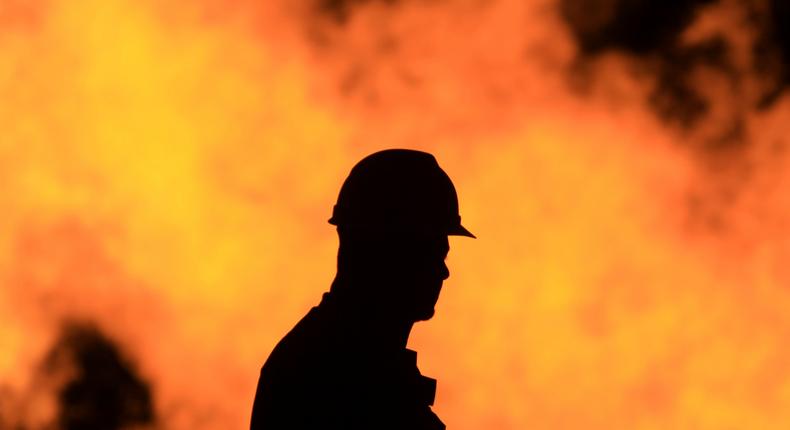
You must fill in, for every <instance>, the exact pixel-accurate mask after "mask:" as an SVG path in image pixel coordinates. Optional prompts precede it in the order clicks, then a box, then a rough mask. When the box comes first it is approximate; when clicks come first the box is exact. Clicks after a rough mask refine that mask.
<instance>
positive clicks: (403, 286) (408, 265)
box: [385, 234, 450, 321]
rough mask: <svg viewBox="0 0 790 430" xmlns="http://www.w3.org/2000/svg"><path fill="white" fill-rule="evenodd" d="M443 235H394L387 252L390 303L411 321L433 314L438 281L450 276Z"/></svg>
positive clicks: (438, 287)
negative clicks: (396, 236) (398, 236)
mask: <svg viewBox="0 0 790 430" xmlns="http://www.w3.org/2000/svg"><path fill="white" fill-rule="evenodd" d="M449 251H450V244H449V242H448V240H447V236H446V235H444V234H440V235H409V236H405V237H400V238H396V239H395V240H393V242H392V247H391V249H390V250H388V252H387V253H386V254H389V258H388V260H389V261H388V262H387V263H385V264H386V266H387V269H388V270H387V272H388V275H389V276H387V278H388V279H386V281H385V282H386V284H387V286H386V288H387V289H388V290H389V291H388V293H389V294H388V295H390V297H391V298H392V301H393V303H392V304H393V305H395V306H397V308H398V309H400V310H401V311H402V312H403V314H404V316H406V317H407V318H408V319H409V320H411V321H424V320H428V319H430V318H431V317H433V314H434V307H435V306H436V302H437V301H438V300H439V293H440V291H441V289H442V283H443V282H444V280H445V279H447V278H448V277H449V276H450V272H449V270H448V269H447V265H446V264H445V261H444V260H445V258H446V257H447V253H448V252H449Z"/></svg>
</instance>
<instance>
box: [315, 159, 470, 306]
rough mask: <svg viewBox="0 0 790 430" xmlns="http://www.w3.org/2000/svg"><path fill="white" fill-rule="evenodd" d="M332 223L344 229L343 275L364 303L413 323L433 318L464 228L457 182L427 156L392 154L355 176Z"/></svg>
mask: <svg viewBox="0 0 790 430" xmlns="http://www.w3.org/2000/svg"><path fill="white" fill-rule="evenodd" d="M329 222H330V223H331V224H334V225H336V226H337V227H338V234H339V236H340V251H339V253H338V276H339V277H341V278H342V279H344V280H345V281H347V282H345V285H346V286H345V287H344V288H350V289H352V291H346V293H347V294H352V295H354V296H355V297H356V299H357V300H360V301H362V302H364V303H365V304H368V305H370V306H375V307H377V308H379V309H381V311H382V312H389V313H392V314H393V316H395V317H401V318H404V319H407V320H411V321H420V320H426V319H429V318H431V316H433V312H434V306H435V304H436V301H437V300H438V297H439V291H440V290H441V287H442V282H443V281H444V280H445V279H447V277H448V276H449V271H448V269H447V266H446V265H445V263H444V259H445V257H446V256H447V252H448V251H449V244H448V240H447V236H448V235H461V236H468V237H474V235H472V233H470V232H469V230H467V229H466V228H464V227H463V226H462V225H461V217H460V216H459V215H458V198H457V195H456V192H455V188H454V187H453V184H452V182H451V181H450V178H449V177H448V176H447V174H446V173H445V172H444V171H443V170H442V169H441V168H440V167H439V164H438V163H437V162H436V159H435V158H434V157H433V156H432V155H431V154H428V153H425V152H420V151H412V150H405V149H390V150H386V151H381V152H377V153H375V154H372V155H370V156H368V157H366V158H364V159H363V160H362V161H360V162H359V163H358V164H357V165H356V166H354V168H353V169H352V170H351V173H350V174H349V176H348V178H347V179H346V181H345V183H344V184H343V187H342V188H341V190H340V195H339V197H338V201H337V204H336V205H335V208H334V211H333V214H332V218H331V219H330V220H329Z"/></svg>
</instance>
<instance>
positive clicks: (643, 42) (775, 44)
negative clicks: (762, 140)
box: [559, 0, 790, 142]
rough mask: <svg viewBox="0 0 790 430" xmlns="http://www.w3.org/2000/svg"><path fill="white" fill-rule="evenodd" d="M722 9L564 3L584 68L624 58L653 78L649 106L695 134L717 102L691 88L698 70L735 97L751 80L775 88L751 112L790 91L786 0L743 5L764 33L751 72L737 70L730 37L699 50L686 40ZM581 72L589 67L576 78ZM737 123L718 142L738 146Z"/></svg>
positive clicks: (600, 0)
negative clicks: (605, 58)
mask: <svg viewBox="0 0 790 430" xmlns="http://www.w3.org/2000/svg"><path fill="white" fill-rule="evenodd" d="M721 4H722V2H721V0H685V1H654V0H560V3H559V6H560V12H561V16H562V17H563V19H564V20H565V22H566V23H567V25H568V27H569V28H570V30H571V34H572V35H573V36H574V38H575V40H576V42H577V44H578V47H579V52H580V54H579V61H580V62H581V63H584V62H587V61H589V60H594V59H595V58H596V57H598V56H600V55H602V54H605V53H608V52H619V53H622V54H625V55H626V56H628V57H629V58H631V59H632V60H634V61H635V62H636V63H637V64H641V65H642V66H643V67H641V68H640V70H645V69H649V70H650V73H652V74H653V76H654V78H655V84H654V87H653V89H652V93H651V94H650V97H649V100H648V102H649V104H650V107H651V108H652V109H653V111H654V112H655V113H656V114H657V115H658V116H659V117H661V118H662V119H663V120H665V121H666V122H668V123H671V124H674V125H678V126H680V127H681V128H684V129H691V128H693V127H694V126H696V125H697V124H698V123H699V122H700V121H702V120H704V118H705V117H706V115H707V114H708V112H709V111H710V108H711V100H709V99H708V98H706V96H705V95H704V94H703V93H702V92H701V91H699V90H698V89H697V88H695V84H694V82H692V81H691V76H692V72H693V71H694V70H695V69H696V68H698V67H700V66H705V67H707V68H709V69H713V70H717V71H718V72H719V73H721V74H722V75H723V76H725V77H726V78H727V79H728V80H729V81H730V83H731V85H730V86H731V88H733V91H739V88H742V85H741V83H742V81H743V80H745V79H747V78H757V79H760V80H761V81H768V82H771V83H772V84H771V85H768V88H766V95H765V96H763V97H762V98H761V100H762V101H761V102H759V103H756V105H755V106H743V109H745V110H748V109H754V108H762V109H764V108H768V107H770V105H771V104H772V103H773V102H774V101H775V100H776V99H777V98H778V97H779V95H781V93H782V92H783V91H784V90H785V89H786V88H787V86H788V85H789V84H790V72H789V70H790V69H789V68H788V64H790V37H789V36H790V29H788V25H787V23H789V22H790V3H788V2H787V1H786V0H744V1H742V2H741V3H740V7H742V8H744V10H745V12H746V15H747V16H749V17H750V19H749V22H748V24H749V25H750V27H751V28H752V29H753V30H754V31H755V32H756V33H757V34H758V37H757V38H756V40H755V42H754V46H753V48H752V49H753V54H754V58H755V64H753V65H751V67H750V70H747V71H745V72H744V71H743V70H739V69H738V67H736V65H735V64H734V62H733V60H732V58H731V47H730V46H729V45H728V42H727V38H726V37H725V35H724V34H717V35H712V36H710V37H708V38H707V39H704V40H700V41H696V42H694V43H688V42H685V41H683V40H682V37H683V33H684V31H685V30H687V29H688V28H689V27H690V26H691V25H692V23H693V22H694V20H695V19H696V18H697V17H698V16H699V13H700V12H701V11H702V10H703V9H704V8H706V7H710V6H716V5H721ZM736 31H737V30H736ZM580 70H581V71H584V70H585V68H583V67H582V68H577V69H576V72H577V73H578V72H579V71H580ZM733 99H735V100H742V99H743V97H739V96H735V97H733ZM744 103H746V102H744ZM739 121H741V119H736V120H735V121H734V122H735V125H734V126H733V127H732V128H731V129H729V130H726V131H725V133H724V134H723V135H722V136H719V137H720V139H719V140H720V142H721V141H726V142H740V138H739V136H738V135H739V133H740V131H741V129H742V124H740V123H739Z"/></svg>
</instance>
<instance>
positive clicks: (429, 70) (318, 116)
mask: <svg viewBox="0 0 790 430" xmlns="http://www.w3.org/2000/svg"><path fill="white" fill-rule="evenodd" d="M261 3H263V4H261ZM331 3H333V2H325V3H322V4H324V5H325V8H324V9H322V8H317V7H316V3H313V2H252V1H244V0H237V1H234V2H224V1H211V0H203V1H200V2H175V3H160V2H150V1H142V2H140V1H129V0H80V1H65V0H46V1H40V2H29V1H23V0H6V1H4V2H2V3H0V119H1V120H0V121H1V122H0V124H2V127H0V190H2V197H3V203H2V205H3V206H2V207H0V209H2V210H1V211H0V213H2V216H0V232H1V233H2V234H0V284H1V285H2V286H3V288H2V291H0V293H1V294H0V321H1V322H2V324H0V347H1V348H0V350H2V351H3V353H2V354H0V383H1V384H2V385H4V386H5V387H8V389H10V390H11V391H13V392H21V391H24V390H25V389H26V388H25V387H26V386H29V385H30V384H33V383H34V382H35V378H34V376H31V375H33V374H34V373H35V368H36V363H37V361H38V360H40V357H41V356H43V355H44V354H45V350H46V349H47V347H48V345H49V344H51V342H52V338H53V336H54V335H55V333H56V332H57V327H58V326H59V324H61V322H62V321H64V320H66V319H68V318H72V317H80V318H83V319H85V318H89V319H91V320H93V321H96V322H97V323H98V324H99V325H100V326H101V327H102V328H103V329H104V330H105V331H107V332H108V333H110V334H111V336H112V338H113V339H116V340H117V341H118V342H119V343H120V344H121V345H122V346H123V347H124V350H126V351H127V352H128V354H129V355H130V356H131V357H132V358H133V360H134V361H135V362H136V365H137V366H138V367H139V368H140V370H141V373H142V374H143V375H145V377H146V378H147V380H149V381H151V384H152V387H153V393H154V401H155V403H156V405H155V406H156V410H157V414H158V416H159V420H160V426H161V428H169V429H174V430H178V429H186V428H190V429H199V428H205V429H216V428H245V427H246V426H247V425H248V420H249V412H250V408H251V403H252V396H253V393H254V388H255V383H256V381H257V375H258V370H259V367H260V365H261V364H262V363H263V361H264V360H265V358H266V356H267V355H268V353H269V351H270V350H271V348H272V347H273V346H274V344H275V343H276V342H277V341H278V340H279V338H280V337H281V336H282V335H283V334H284V333H285V332H286V331H287V330H289V329H290V327H291V326H292V325H293V324H294V323H295V322H296V321H297V320H298V319H299V318H300V317H301V315H302V314H304V312H305V311H306V310H307V309H309V307H310V306H313V305H314V304H316V303H317V301H318V300H319V298H320V294H321V292H323V291H325V290H326V289H328V286H329V283H330V282H331V279H332V276H333V274H334V263H335V260H334V259H335V251H336V246H337V241H336V238H335V233H334V231H333V230H332V229H331V228H330V226H328V225H327V224H326V223H325V220H326V219H327V217H328V216H329V213H330V211H331V207H332V204H333V203H334V199H335V197H336V195H337V194H336V193H337V191H338V189H339V186H340V184H341V183H342V180H343V178H344V177H345V175H346V174H347V173H348V170H349V169H350V167H351V166H352V165H353V164H354V163H355V162H356V161H357V160H359V159H360V158H362V157H363V156H364V155H367V154H369V153H371V152H373V151H375V150H378V149H382V148H387V147H408V148H415V149H422V150H426V151H430V152H432V153H434V154H435V155H436V156H437V159H438V160H439V162H440V164H441V165H442V166H443V167H444V168H445V169H446V170H447V171H448V173H449V174H450V176H451V177H452V178H453V179H454V181H455V183H456V187H457V189H458V190H459V195H460V201H461V212H462V216H463V218H464V223H465V224H467V225H468V226H469V227H470V228H471V229H472V230H473V231H474V232H475V233H476V234H477V235H478V237H479V238H480V239H479V240H476V241H469V240H463V239H453V240H452V241H451V247H452V251H451V253H450V256H449V259H448V265H449V267H450V270H451V273H452V275H451V278H450V279H449V280H448V281H447V283H446V287H445V290H444V291H443V293H442V297H441V299H440V302H439V306H438V308H437V316H436V317H435V318H434V319H433V320H432V321H430V322H427V323H422V324H419V325H418V326H417V328H416V329H415V332H414V333H413V336H412V340H411V346H412V347H413V348H415V349H417V350H418V351H419V353H420V367H421V369H422V371H423V373H424V374H427V375H430V376H433V377H436V378H437V379H438V380H439V388H438V395H437V401H436V406H435V410H436V411H437V413H438V414H439V416H440V417H442V419H443V420H444V421H445V422H446V423H447V424H448V427H449V428H453V429H487V428H498V429H522V428H535V429H540V428H546V429H549V428H552V429H553V428H574V429H575V428H580V429H581V428H583V429H612V428H622V429H654V428H678V429H682V428H688V429H720V428H725V427H726V428H762V429H769V428H781V424H780V423H783V422H787V421H788V419H790V415H789V414H788V408H787V406H788V405H790V370H788V368H787V366H786V363H787V361H788V359H790V349H788V348H789V347H788V346H787V340H788V339H789V338H790V316H788V315H790V313H788V312H787V310H788V307H790V290H788V288H787V286H788V285H790V272H788V270H787V269H786V268H785V266H786V264H785V262H786V261H787V258H788V257H790V229H789V228H788V225H787V223H786V221H785V214H786V211H787V209H788V208H790V201H789V200H788V198H787V196H786V193H784V192H783V190H784V189H786V187H784V186H783V185H786V184H787V182H788V179H789V177H788V174H787V173H786V172H787V169H786V168H785V167H786V166H787V163H788V155H787V153H786V151H785V149H784V148H785V145H786V139H785V137H784V134H785V133H786V130H787V124H786V117H787V114H788V112H790V101H788V99H787V98H786V97H785V98H780V99H779V100H778V101H777V102H776V103H775V104H774V105H773V106H772V107H771V108H770V109H768V110H764V111H757V110H748V109H747V112H746V113H745V114H744V118H745V119H744V124H745V126H744V130H745V131H744V137H743V139H744V141H745V142H747V143H748V145H745V147H743V148H739V149H737V150H730V151H724V152H716V153H706V152H704V151H703V150H698V149H695V148H700V146H699V145H697V146H695V142H697V141H699V140H704V139H706V138H707V137H708V136H710V135H711V133H709V132H708V131H705V130H708V127H712V128H713V129H718V126H719V125H721V123H723V122H727V121H730V119H731V116H728V115H731V112H732V111H733V110H734V111H737V112H741V111H743V109H740V110H739V109H735V108H736V107H737V106H735V105H734V103H736V102H737V100H735V97H731V96H728V97H729V98H728V97H724V96H722V98H721V100H720V101H721V103H720V104H721V106H724V108H722V109H723V111H724V112H725V114H722V115H718V116H717V115H714V116H713V117H712V119H709V121H708V123H706V124H703V126H701V128H700V129H701V130H703V132H700V133H699V134H695V133H683V132H680V131H678V130H677V129H676V128H672V127H670V126H667V125H666V124H664V123H663V122H662V121H661V120H660V119H658V118H657V117H656V116H655V115H654V114H653V112H651V111H650V109H649V108H648V107H647V106H646V105H645V103H644V100H645V98H646V97H647V95H648V93H649V82H647V80H645V79H643V78H641V77H640V76H639V75H636V76H635V75H634V74H632V73H630V69H629V62H628V60H627V58H625V57H623V56H622V55H618V54H610V55H609V54H608V55H605V56H604V57H602V58H601V59H600V61H598V62H597V63H595V65H594V66H593V67H594V69H595V72H596V73H597V74H598V75H602V76H606V78H607V79H605V80H597V81H596V82H595V83H594V84H593V85H591V86H590V87H588V88H587V90H586V93H584V94H583V95H580V94H579V93H577V92H574V91H573V90H572V89H573V83H572V82H571V83H569V81H568V75H567V70H568V69H569V68H570V67H572V63H573V61H574V58H576V55H577V51H576V49H577V48H576V47H575V45H574V42H573V40H572V37H571V35H570V34H569V33H568V31H567V30H566V29H565V28H564V26H563V25H562V23H561V22H560V18H559V16H558V13H557V12H556V2H554V1H549V0H533V1H531V2H519V1H516V0H500V1H495V2H488V3H485V2H424V3H423V2H409V1H402V2H396V3H392V2H359V3H354V2H348V3H347V5H348V7H349V8H351V9H353V10H346V11H344V12H343V13H341V14H340V15H338V14H337V13H338V12H337V11H335V12H334V13H332V12H331V11H329V10H328V9H326V7H328V6H326V5H329V4H331ZM334 3H335V4H344V3H343V2H334ZM717 16H718V15H716V14H715V13H711V14H708V15H705V16H704V17H703V18H702V19H701V22H702V24H700V25H701V27H700V28H701V30H699V31H701V32H704V31H708V30H707V29H708V28H709V27H710V26H711V22H716V20H717V19H724V18H716V17H717ZM338 20H340V21H338ZM732 31H733V34H736V36H737V37H747V36H748V34H747V32H746V30H744V29H737V28H735V29H733V30H732ZM744 35H745V36H744ZM737 37H736V38H737ZM706 73H707V72H705V71H703V72H701V75H700V76H699V77H695V78H694V79H698V80H699V82H700V85H701V86H702V87H703V88H707V90H708V91H706V94H708V93H710V94H709V96H710V97H713V98H716V97H718V96H717V95H718V94H721V93H722V91H725V92H726V88H727V84H726V82H725V83H721V82H720V81H717V80H716V79H713V80H710V79H707V78H708V77H710V75H709V74H706ZM717 76H718V75H717ZM706 79H707V80H706ZM705 82H708V83H709V84H706V83H705ZM705 85H708V86H707V87H706V86H705ZM722 88H723V89H724V90H722ZM744 91H746V92H748V91H749V90H748V88H747V90H744ZM752 98H757V97H756V96H755V97H752ZM730 108H732V109H730ZM717 112H718V111H717ZM712 134H715V132H714V133H712ZM31 410H32V411H33V412H30V413H31V414H34V415H35V414H36V413H37V412H36V411H37V410H38V409H36V408H32V409H31ZM42 413H44V412H42ZM50 413H51V412H50ZM3 418H4V417H3V410H2V409H0V424H2V423H3V421H2V419H3ZM31 420H32V422H40V418H36V417H33V418H31Z"/></svg>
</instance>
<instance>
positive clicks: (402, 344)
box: [325, 277, 414, 349]
mask: <svg viewBox="0 0 790 430" xmlns="http://www.w3.org/2000/svg"><path fill="white" fill-rule="evenodd" d="M365 288H376V285H356V284H352V283H351V282H349V281H348V280H346V279H343V278H340V277H337V278H335V280H334V282H333V284H332V289H331V291H330V293H327V295H326V296H327V298H328V300H329V301H330V302H331V305H330V306H331V307H332V308H334V309H336V311H337V313H338V317H339V318H342V319H343V321H344V322H346V323H348V324H350V325H351V327H350V329H351V330H352V331H353V333H354V334H355V335H357V336H359V337H360V338H361V340H363V341H364V342H366V343H367V344H368V345H370V346H377V347H380V348H383V349H402V348H406V345H407V343H408V340H409V334H410V333H411V329H412V326H413V325H414V322H412V321H408V320H407V319H405V318H403V317H402V316H400V315H396V314H395V313H394V311H395V310H394V309H391V308H387V303H374V304H371V300H370V299H368V298H366V297H363V296H361V295H360V294H356V292H359V291H365V290H364V289H365ZM325 300H326V299H325Z"/></svg>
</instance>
